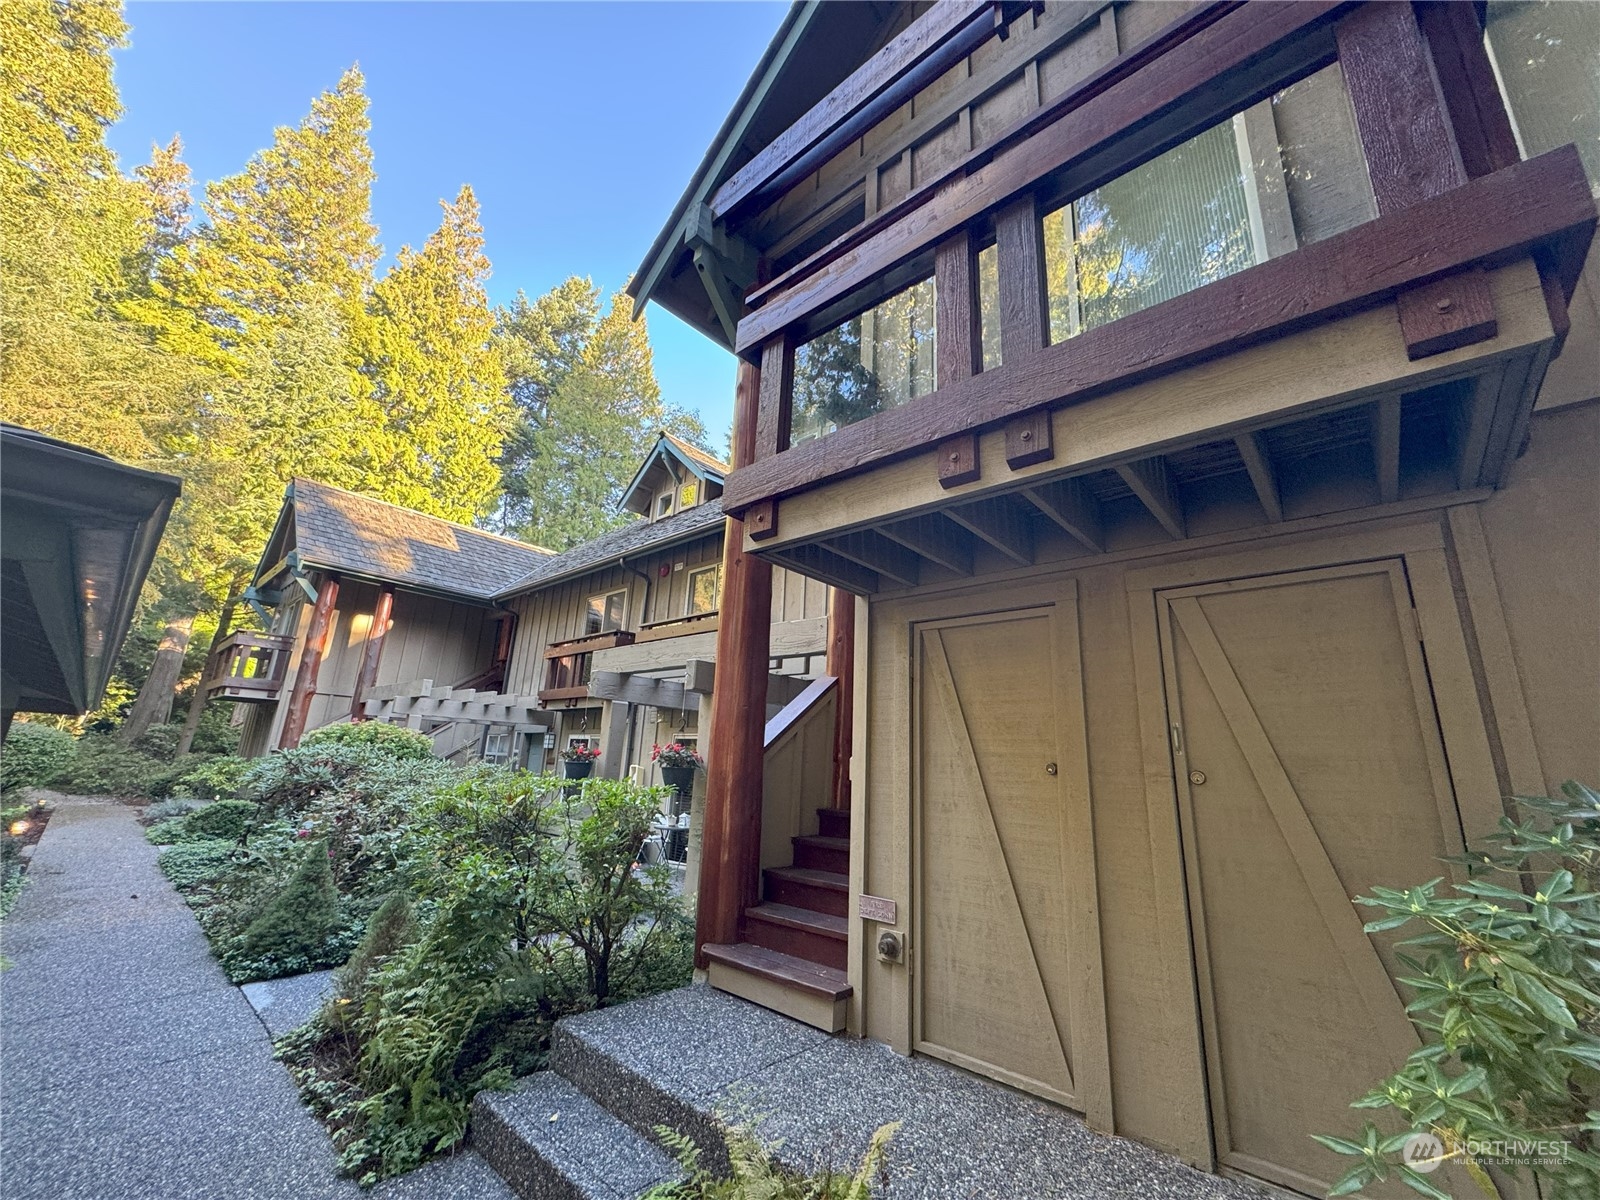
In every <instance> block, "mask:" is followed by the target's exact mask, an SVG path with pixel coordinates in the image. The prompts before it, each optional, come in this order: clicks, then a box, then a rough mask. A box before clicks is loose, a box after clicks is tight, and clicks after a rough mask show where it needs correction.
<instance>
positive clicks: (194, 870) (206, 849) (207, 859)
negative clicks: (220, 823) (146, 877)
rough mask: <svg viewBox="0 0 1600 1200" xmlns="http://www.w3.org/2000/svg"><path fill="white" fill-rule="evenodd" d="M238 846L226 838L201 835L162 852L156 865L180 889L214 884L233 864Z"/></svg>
mask: <svg viewBox="0 0 1600 1200" xmlns="http://www.w3.org/2000/svg"><path fill="white" fill-rule="evenodd" d="M237 849H238V847H237V846H235V844H234V843H233V842H231V841H224V840H223V839H222V838H201V839H197V840H196V841H192V842H184V843H182V844H181V845H176V846H172V847H171V848H169V849H167V850H163V851H162V852H161V857H159V858H158V859H156V865H157V866H158V867H160V868H161V873H162V874H163V875H165V876H166V877H167V879H168V880H170V881H171V883H172V886H173V887H175V888H177V889H178V890H179V891H180V892H182V891H188V890H190V889H191V888H195V887H198V886H199V885H200V884H203V883H211V882H213V881H215V880H217V879H220V878H221V877H222V876H223V875H225V874H227V873H228V871H229V870H230V869H231V868H232V866H233V856H234V853H235V851H236V850H237Z"/></svg>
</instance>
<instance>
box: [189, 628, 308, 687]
mask: <svg viewBox="0 0 1600 1200" xmlns="http://www.w3.org/2000/svg"><path fill="white" fill-rule="evenodd" d="M293 649H294V638H292V637H290V636H289V635H288V634H282V633H256V632H254V631H244V630H241V631H240V632H238V633H234V634H230V635H229V636H228V637H227V639H226V640H224V641H223V643H222V645H220V646H219V647H217V652H216V655H215V656H214V657H213V658H212V660H211V669H210V671H209V672H208V673H207V676H206V682H205V690H206V695H207V697H208V698H210V699H212V700H244V701H274V700H276V699H277V698H278V693H279V692H280V691H282V689H283V680H284V676H285V675H287V673H288V670H289V655H290V652H291V651H292V650H293Z"/></svg>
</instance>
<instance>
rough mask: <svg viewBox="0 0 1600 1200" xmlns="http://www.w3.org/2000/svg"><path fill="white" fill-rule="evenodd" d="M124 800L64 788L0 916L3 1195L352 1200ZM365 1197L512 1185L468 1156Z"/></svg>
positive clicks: (355, 1193) (268, 1044) (442, 1196)
mask: <svg viewBox="0 0 1600 1200" xmlns="http://www.w3.org/2000/svg"><path fill="white" fill-rule="evenodd" d="M134 818H135V813H134V811H133V810H132V809H129V808H127V807H125V806H123V805H120V804H114V803H108V802H96V801H93V800H86V799H81V798H77V797H67V798H64V799H63V800H62V801H61V802H59V803H58V804H57V806H56V810H55V813H54V815H53V816H52V817H51V819H50V824H49V827H48V828H47V829H46V830H45V835H44V838H43V840H42V841H41V842H40V843H39V846H38V849H37V850H36V851H35V852H34V856H33V862H32V865H31V866H30V868H29V871H28V875H29V883H28V886H27V887H26V888H25V889H24V891H23V893H22V896H21V899H20V900H19V901H18V903H17V907H16V909H15V910H14V911H13V912H12V915H11V916H10V917H9V918H8V919H7V920H6V922H5V925H4V928H3V931H0V951H3V952H4V954H5V955H6V957H8V958H9V959H10V960H11V962H12V966H11V967H10V968H8V969H7V970H6V971H5V972H4V973H0V1123H3V1124H0V1128H3V1136H0V1192H3V1194H4V1195H5V1197H6V1200H211V1198H216V1200H257V1198H259V1200H278V1198H280V1197H281V1198H282V1200H321V1198H323V1197H330V1198H332V1197H337V1198H339V1200H357V1198H358V1197H361V1196H362V1193H361V1192H360V1191H359V1189H357V1188H356V1187H355V1186H354V1185H353V1184H351V1183H349V1182H347V1181H344V1180H341V1179H339V1178H337V1176H336V1174H335V1171H334V1154H333V1149H332V1146H331V1145H330V1143H329V1141H328V1138H327V1136H326V1134H325V1133H324V1132H323V1130H322V1127H321V1126H320V1125H318V1124H317V1123H316V1121H315V1120H313V1119H312V1117H311V1115H310V1114H309V1113H308V1112H306V1110H305V1109H304V1108H302V1107H301V1105H300V1103H299V1101H298V1099H297V1097H296V1095H295V1089H294V1085H293V1084H292V1083H291V1082H290V1079H289V1076H288V1073H287V1072H286V1071H285V1070H284V1068H283V1067H282V1066H281V1065H280V1064H279V1063H277V1062H275V1061H274V1060H273V1058H272V1041H271V1035H270V1034H268V1032H267V1030H266V1028H265V1026H263V1024H262V1023H261V1021H260V1020H259V1019H258V1018H257V1017H256V1014H255V1012H254V1010H252V1008H251V1007H250V1004H249V1003H248V1002H247V1001H246V999H245V998H244V996H243V995H242V994H241V992H240V991H239V989H238V988H236V987H234V986H233V985H232V984H230V983H229V982H228V981H227V979H226V978H225V977H224V976H223V974H222V971H221V969H220V968H219V967H218V966H217V964H216V961H215V960H214V959H213V958H212V957H211V954H210V951H209V950H208V949H207V946H206V940H205V937H204V936H203V935H202V934H201V932H200V929H199V926H197V925H196V924H195V921H194V918H193V916H192V915H190V913H189V910H188V909H187V908H186V907H185V906H184V904H183V902H182V900H180V899H179V898H178V896H177V894H176V893H175V892H174V891H173V890H172V888H171V887H170V886H169V885H168V884H167V882H166V880H165V879H164V878H163V877H162V876H161V874H160V872H159V871H158V870H157V869H156V866H155V859H156V855H157V853H158V850H157V848H156V847H154V846H151V845H148V844H147V843H146V842H145V840H144V830H143V829H142V828H141V827H140V826H139V825H138V823H137V821H136V820H135V819H134ZM368 1195H369V1196H372V1197H374V1198H375V1200H410V1198H412V1197H416V1198H418V1200H420V1198H421V1197H429V1198H430V1200H435V1198H436V1200H446V1198H452V1197H458V1198H461V1200H465V1198H467V1197H474V1198H481V1200H503V1198H506V1197H509V1196H510V1193H509V1192H508V1191H506V1190H505V1189H504V1185H503V1184H501V1183H500V1181H499V1179H498V1178H497V1177H496V1176H494V1175H493V1174H492V1172H490V1171H489V1169H488V1167H487V1165H486V1164H484V1163H483V1162H482V1160H480V1159H478V1158H477V1157H476V1156H474V1155H466V1156H462V1157H461V1158H457V1159H453V1160H450V1161H447V1162H442V1163H438V1164H435V1165H433V1166H431V1167H428V1168H425V1169H424V1170H423V1171H420V1172H417V1173H416V1174H414V1175H412V1176H410V1177H408V1178H407V1179H405V1180H403V1181H401V1182H400V1183H399V1184H397V1185H394V1186H391V1187H389V1188H386V1189H380V1190H379V1191H377V1192H375V1193H368Z"/></svg>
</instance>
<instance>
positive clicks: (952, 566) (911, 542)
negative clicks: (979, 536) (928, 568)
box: [878, 513, 973, 575]
mask: <svg viewBox="0 0 1600 1200" xmlns="http://www.w3.org/2000/svg"><path fill="white" fill-rule="evenodd" d="M878 532H879V533H881V534H883V536H884V537H886V538H888V539H889V540H890V541H894V542H898V543H900V545H902V546H904V547H905V548H906V549H907V550H911V551H914V552H916V553H917V554H920V555H921V556H922V557H923V558H925V559H927V560H928V561H929V562H931V563H936V564H937V565H939V566H941V567H943V568H944V569H945V570H947V571H954V572H955V573H956V574H957V575H971V574H972V550H973V546H972V535H971V534H969V533H968V532H967V531H966V530H964V529H962V528H960V527H959V526H957V525H953V524H952V523H951V522H950V520H949V519H948V518H947V517H945V516H943V515H941V514H939V513H924V514H923V515H921V516H919V517H909V518H907V519H906V520H904V521H895V522H893V523H892V524H889V525H880V526H878Z"/></svg>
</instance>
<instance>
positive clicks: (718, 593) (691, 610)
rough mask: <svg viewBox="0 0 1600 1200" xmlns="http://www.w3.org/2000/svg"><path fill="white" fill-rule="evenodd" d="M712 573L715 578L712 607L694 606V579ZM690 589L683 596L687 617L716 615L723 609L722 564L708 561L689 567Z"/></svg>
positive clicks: (684, 613)
mask: <svg viewBox="0 0 1600 1200" xmlns="http://www.w3.org/2000/svg"><path fill="white" fill-rule="evenodd" d="M700 575H710V576H711V577H712V579H713V581H714V582H713V583H712V586H711V597H712V603H711V607H710V608H706V609H697V608H695V606H694V581H695V578H696V576H700ZM687 582H688V589H687V590H686V592H685V593H684V597H683V615H684V616H685V617H709V616H714V615H715V614H716V613H718V612H719V611H721V609H722V564H721V563H720V562H713V563H706V564H704V565H702V566H698V567H691V568H690V569H689V578H688V581H687Z"/></svg>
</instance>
